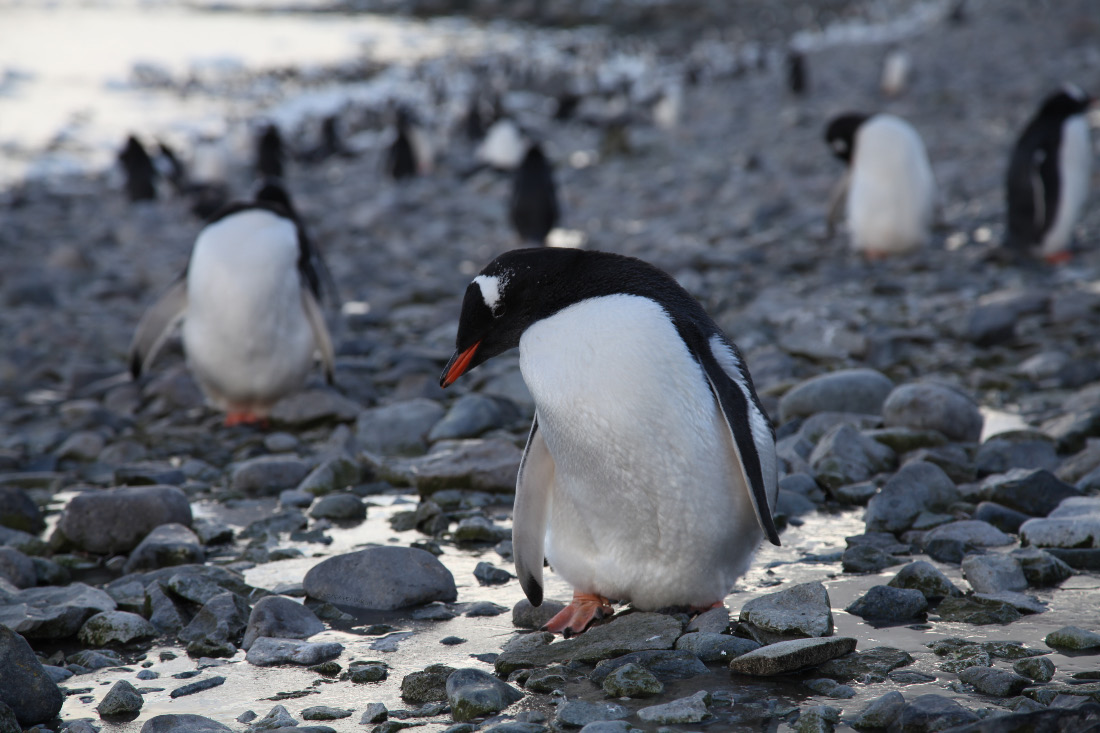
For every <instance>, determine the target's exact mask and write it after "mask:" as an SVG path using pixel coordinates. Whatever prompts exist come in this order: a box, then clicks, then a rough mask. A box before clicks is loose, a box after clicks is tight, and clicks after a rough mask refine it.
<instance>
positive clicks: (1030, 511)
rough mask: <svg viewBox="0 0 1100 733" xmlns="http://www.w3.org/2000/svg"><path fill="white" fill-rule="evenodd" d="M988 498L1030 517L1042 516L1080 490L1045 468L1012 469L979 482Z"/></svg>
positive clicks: (1079, 494)
mask: <svg viewBox="0 0 1100 733" xmlns="http://www.w3.org/2000/svg"><path fill="white" fill-rule="evenodd" d="M983 486H984V487H985V489H986V491H987V492H988V498H989V499H990V500H991V501H995V502H997V503H998V504H1001V505H1003V506H1006V507H1008V508H1009V509H1015V510H1016V511H1018V512H1022V513H1024V514H1027V515H1028V516H1031V517H1045V516H1047V515H1048V514H1050V513H1051V512H1052V511H1054V510H1055V509H1056V508H1057V507H1058V505H1059V504H1060V503H1061V502H1062V500H1063V499H1069V498H1072V497H1075V496H1081V495H1082V493H1081V490H1080V489H1078V488H1077V487H1075V486H1073V485H1072V484H1067V483H1066V482H1065V481H1062V480H1060V479H1059V478H1058V477H1057V476H1055V475H1054V474H1052V473H1051V472H1050V471H1047V470H1045V469H1035V470H1028V469H1022V468H1020V469H1016V470H1013V471H1009V472H1008V473H1005V474H1001V475H998V476H990V477H989V478H987V479H986V480H985V481H984V482H983Z"/></svg>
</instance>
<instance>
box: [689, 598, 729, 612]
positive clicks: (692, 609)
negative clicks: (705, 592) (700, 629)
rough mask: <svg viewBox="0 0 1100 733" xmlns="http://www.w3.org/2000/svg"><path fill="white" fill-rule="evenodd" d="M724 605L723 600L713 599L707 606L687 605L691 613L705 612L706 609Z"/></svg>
mask: <svg viewBox="0 0 1100 733" xmlns="http://www.w3.org/2000/svg"><path fill="white" fill-rule="evenodd" d="M724 605H726V602H725V601H715V602H714V603H712V604H711V605H709V606H688V613H691V614H699V613H706V612H707V611H710V610H713V609H715V608H721V607H722V606H724Z"/></svg>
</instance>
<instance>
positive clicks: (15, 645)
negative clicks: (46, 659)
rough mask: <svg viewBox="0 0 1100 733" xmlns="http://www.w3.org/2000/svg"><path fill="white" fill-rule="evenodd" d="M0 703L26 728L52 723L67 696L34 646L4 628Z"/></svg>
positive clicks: (0, 640) (0, 632) (0, 645)
mask: <svg viewBox="0 0 1100 733" xmlns="http://www.w3.org/2000/svg"><path fill="white" fill-rule="evenodd" d="M0 679H3V680H4V684H2V685H0V703H4V704H5V705H7V706H8V707H9V708H11V710H12V712H13V713H14V714H15V718H16V719H17V720H18V721H19V724H20V725H22V726H23V727H26V728H29V727H30V726H32V725H34V724H36V723H45V722H47V721H49V720H52V719H53V718H54V717H55V716H56V715H57V714H58V713H59V712H60V711H61V705H62V703H64V702H65V696H64V694H62V692H61V689H60V688H59V687H58V686H57V683H56V682H54V681H53V680H52V679H51V678H50V676H49V675H48V674H46V671H45V670H44V669H42V663H41V662H39V661H38V657H36V656H35V654H34V651H33V650H32V649H31V646H30V644H28V643H27V641H26V639H24V638H23V637H22V636H20V635H19V634H17V633H15V632H14V631H12V630H11V629H9V628H7V627H5V626H3V625H0Z"/></svg>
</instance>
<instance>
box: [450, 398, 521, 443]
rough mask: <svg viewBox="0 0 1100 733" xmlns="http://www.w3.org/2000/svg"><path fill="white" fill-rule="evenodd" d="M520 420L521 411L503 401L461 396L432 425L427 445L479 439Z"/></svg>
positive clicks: (500, 399)
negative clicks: (483, 434)
mask: <svg viewBox="0 0 1100 733" xmlns="http://www.w3.org/2000/svg"><path fill="white" fill-rule="evenodd" d="M517 418H519V410H518V409H517V408H516V406H515V405H513V404H512V403H511V402H510V401H508V400H506V399H504V398H493V397H488V396H486V395H482V394H477V393H470V394H466V395H463V396H462V397H459V398H458V399H457V400H456V401H455V403H454V404H453V405H451V409H450V410H448V411H447V414H446V415H445V416H444V417H443V419H441V420H440V421H439V422H437V423H436V424H435V425H434V426H432V429H431V431H430V432H429V433H428V442H430V443H434V442H436V441H438V440H454V439H459V438H476V437H478V436H479V435H481V434H482V433H484V432H486V431H489V430H492V429H493V428H499V427H504V426H505V425H507V424H508V423H511V422H514V421H515V420H516V419H517Z"/></svg>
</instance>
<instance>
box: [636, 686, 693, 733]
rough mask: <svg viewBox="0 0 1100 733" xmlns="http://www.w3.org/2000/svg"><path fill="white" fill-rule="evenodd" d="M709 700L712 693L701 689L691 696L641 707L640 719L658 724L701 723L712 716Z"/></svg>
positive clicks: (639, 711)
mask: <svg viewBox="0 0 1100 733" xmlns="http://www.w3.org/2000/svg"><path fill="white" fill-rule="evenodd" d="M709 700H710V693H709V692H707V691H705V690H700V691H699V692H696V693H695V694H694V695H692V696H691V697H682V698H680V699H678V700H673V701H672V702H666V703H664V704H663V705H653V706H651V707H647V708H641V709H639V710H638V719H639V720H641V721H642V722H643V723H653V724H656V725H676V724H684V723H699V722H701V721H702V720H704V719H705V718H707V717H709V716H710V711H709V710H707V702H708V701H709Z"/></svg>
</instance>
